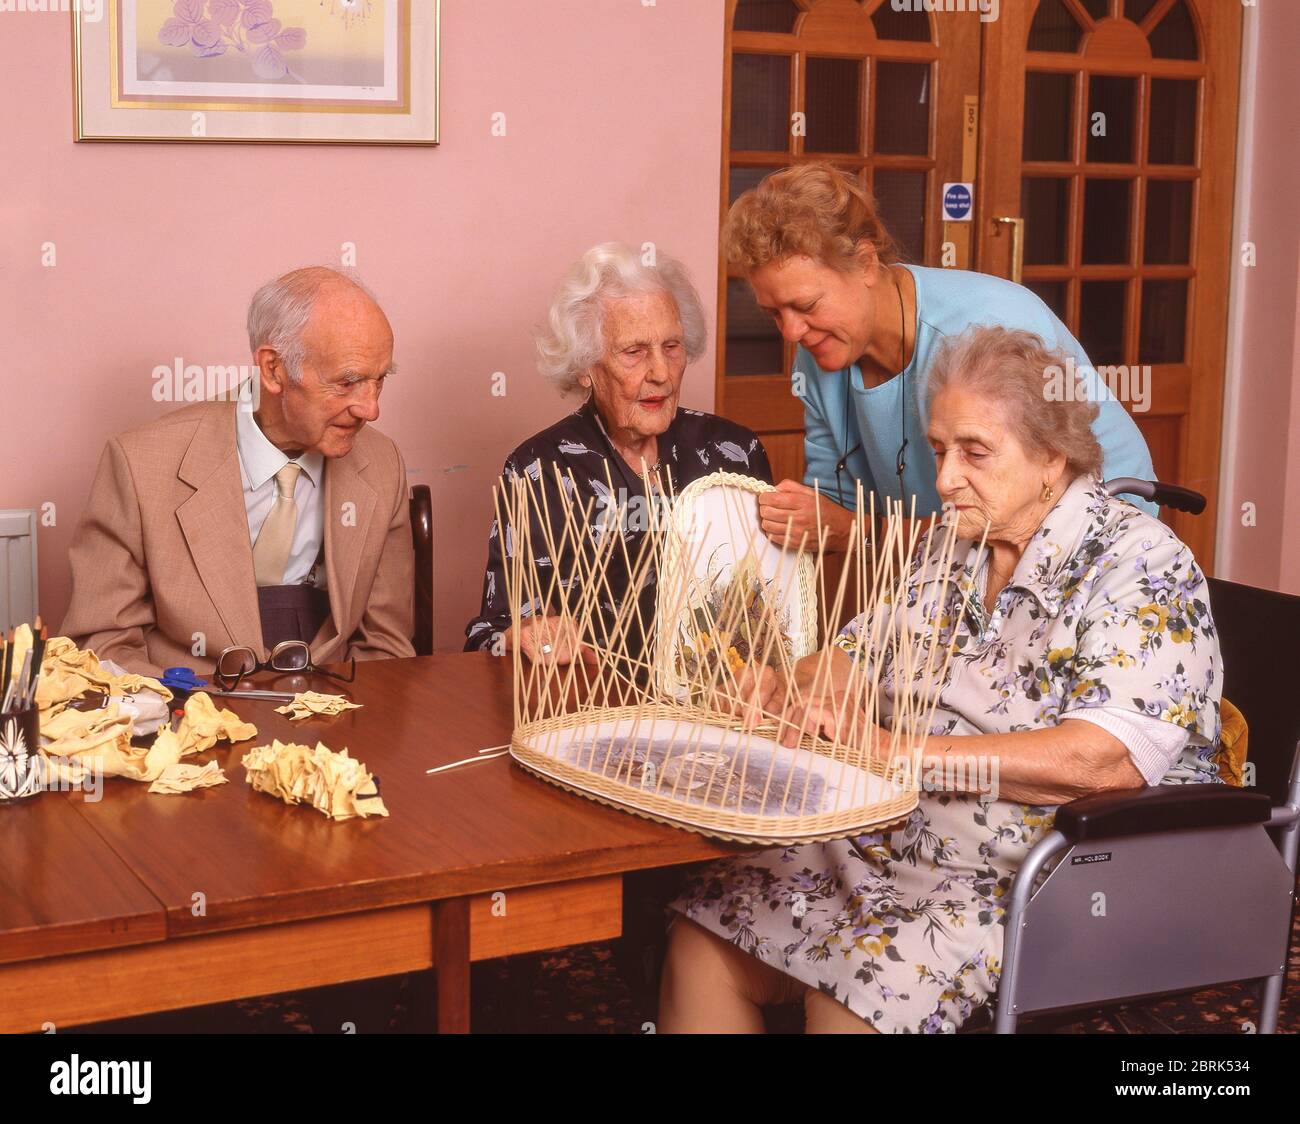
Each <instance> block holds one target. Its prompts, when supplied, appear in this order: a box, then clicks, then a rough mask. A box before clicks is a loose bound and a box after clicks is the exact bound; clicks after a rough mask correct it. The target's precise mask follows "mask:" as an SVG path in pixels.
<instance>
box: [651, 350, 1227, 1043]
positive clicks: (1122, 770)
mask: <svg viewBox="0 0 1300 1124" xmlns="http://www.w3.org/2000/svg"><path fill="white" fill-rule="evenodd" d="M1065 360H1066V355H1065V353H1064V352H1063V351H1061V350H1057V349H1049V348H1048V347H1046V346H1045V345H1044V343H1043V341H1042V339H1041V338H1040V337H1038V336H1036V335H1034V334H1032V333H1029V332H1024V331H1013V330H1009V329H1006V328H1001V327H980V328H973V329H969V330H968V331H967V332H966V333H964V334H962V335H959V336H956V337H953V338H951V339H949V340H948V341H947V342H946V343H945V345H944V346H943V348H942V349H941V351H940V352H939V354H938V356H937V359H936V362H935V366H934V369H933V371H932V373H931V375H930V381H929V386H928V395H929V398H928V402H927V407H928V408H927V415H928V419H929V421H928V428H927V435H928V437H929V442H930V445H931V447H932V448H933V450H934V460H935V479H936V481H937V488H938V494H939V496H940V498H941V499H942V500H943V502H944V504H945V507H946V509H947V510H949V511H951V512H952V513H953V515H954V517H955V518H956V520H957V535H958V542H957V550H956V553H955V555H953V556H952V562H951V570H950V571H949V573H948V575H947V576H948V577H949V578H951V579H953V580H952V581H951V584H949V585H947V586H944V587H940V586H938V585H936V584H935V582H936V581H937V580H938V578H939V576H940V572H939V568H940V566H941V565H942V564H943V563H942V558H943V547H944V541H943V540H944V538H945V536H946V532H944V533H941V534H938V535H936V536H934V540H933V541H932V540H930V539H924V540H922V541H921V543H920V545H919V548H918V550H917V553H916V555H915V556H914V558H913V560H912V567H911V569H910V571H909V578H908V590H907V595H906V599H905V601H904V604H903V610H904V611H906V612H907V613H908V614H909V617H910V621H909V624H910V625H911V627H912V628H914V629H916V630H917V632H918V634H919V635H921V636H925V635H928V634H929V632H930V631H931V630H932V629H933V628H936V627H937V628H939V629H940V635H939V637H938V639H939V640H940V642H941V643H944V644H945V645H946V644H947V643H948V642H951V643H952V644H953V646H954V656H953V659H952V662H951V664H950V665H948V667H947V673H946V675H945V677H944V680H943V682H942V683H941V684H940V687H939V697H938V705H937V709H936V711H935V714H934V721H933V724H932V725H931V726H930V728H929V731H928V734H929V738H928V741H927V742H926V747H925V754H926V757H925V759H924V760H923V762H922V763H921V764H922V768H921V777H922V778H924V779H923V781H922V791H921V793H920V800H919V804H918V807H917V808H916V810H915V811H913V812H912V814H911V816H910V817H909V818H908V819H907V820H906V821H905V822H903V823H902V824H899V825H897V826H895V827H893V828H892V829H891V830H886V831H881V832H877V833H874V834H871V835H867V836H862V837H859V838H858V839H856V840H849V839H842V840H836V841H833V842H830V843H822V844H813V845H808V846H801V847H783V848H777V849H775V850H769V851H763V852H760V853H758V854H751V855H746V856H742V857H738V858H734V859H728V860H724V861H722V862H720V863H718V864H715V865H713V866H710V867H708V868H706V869H705V870H703V871H702V872H701V873H700V874H699V875H698V876H696V877H695V878H694V879H693V882H692V884H691V886H690V887H689V888H688V890H687V891H686V892H685V893H684V894H683V895H682V896H681V897H680V898H679V899H678V900H677V902H676V903H675V905H676V908H677V910H679V911H680V913H681V914H682V916H680V917H678V918H677V919H676V921H675V923H674V925H673V927H672V931H671V935H670V938H669V954H668V962H667V967H666V970H665V973H664V983H663V993H662V1003H661V1008H660V1013H659V1021H658V1029H659V1030H660V1031H661V1032H670V1031H753V1030H761V1029H762V1028H763V1019H762V1013H761V1008H762V1007H763V1006H764V1005H767V1004H773V1003H781V1002H786V1001H795V1000H802V1001H803V1003H804V1007H805V1012H806V1016H807V1027H808V1029H809V1030H814V1031H836V1032H838V1031H856V1032H868V1031H873V1030H874V1031H879V1032H894V1033H936V1032H939V1031H944V1030H951V1029H955V1028H956V1027H957V1026H960V1025H961V1023H962V1022H964V1021H965V1020H966V1019H967V1018H968V1017H969V1016H970V1015H971V1013H972V1012H973V1011H974V1010H975V1009H976V1008H978V1007H980V1006H981V1005H983V1004H985V1003H987V1002H988V1001H989V999H990V998H991V997H992V995H993V994H994V992H995V991H996V989H997V986H998V980H999V975H1000V972H1001V960H1002V938H1003V918H1004V907H1005V905H1006V902H1007V900H1008V894H1009V891H1010V888H1011V883H1012V880H1013V879H1014V877H1015V874H1016V871H1017V869H1018V868H1019V867H1020V865H1021V863H1022V862H1023V861H1024V859H1025V856H1026V855H1027V854H1028V852H1029V850H1030V848H1032V847H1033V845H1034V844H1035V843H1036V842H1037V841H1038V840H1039V839H1040V838H1041V837H1042V836H1043V834H1044V833H1045V832H1047V831H1048V830H1050V828H1051V825H1052V821H1053V817H1054V815H1055V812H1056V808H1057V806H1058V805H1060V804H1062V803H1066V802H1068V801H1072V800H1075V799H1077V798H1079V797H1083V796H1087V795H1090V794H1092V793H1098V792H1105V791H1110V790H1118V789H1129V788H1137V787H1140V786H1143V785H1154V784H1161V783H1163V784H1175V783H1187V782H1213V781H1215V780H1217V775H1216V768H1215V760H1214V757H1215V750H1216V744H1217V742H1218V740H1219V726H1220V719H1219V707H1220V702H1221V675H1222V665H1221V662H1220V657H1219V642H1218V636H1217V634H1216V632H1215V628H1214V622H1213V620H1212V619H1211V617H1210V608H1209V598H1208V595H1207V590H1206V582H1205V576H1204V575H1203V574H1202V573H1201V570H1200V568H1199V567H1198V566H1197V565H1196V561H1195V559H1194V558H1193V557H1192V553H1191V551H1190V550H1188V549H1187V547H1186V545H1185V544H1184V543H1182V542H1181V541H1179V539H1178V536H1177V535H1175V534H1174V533H1173V531H1171V530H1170V529H1169V528H1168V527H1167V526H1165V525H1164V524H1163V523H1160V522H1158V521H1157V520H1156V519H1155V518H1153V517H1152V516H1150V515H1147V514H1146V513H1145V512H1143V511H1140V510H1139V509H1138V508H1137V507H1135V506H1134V505H1133V504H1130V503H1127V502H1125V501H1124V500H1122V499H1118V498H1115V497H1112V496H1110V495H1108V494H1107V492H1106V489H1105V488H1104V487H1103V486H1102V484H1101V480H1100V477H1099V475H1098V473H1099V472H1100V469H1101V464H1102V451H1101V446H1100V444H1099V443H1098V441H1097V438H1096V436H1095V435H1094V432H1093V429H1092V424H1093V422H1094V421H1095V419H1096V415H1097V409H1098V407H1097V406H1096V405H1095V404H1092V403H1090V402H1088V401H1086V400H1085V399H1084V398H1083V397H1082V396H1073V397H1072V400H1070V401H1064V402H1062V401H1053V400H1050V398H1049V396H1047V395H1045V394H1044V383H1045V380H1047V379H1049V378H1051V377H1052V376H1053V374H1054V373H1059V371H1060V370H1062V369H1063V368H1064V367H1065ZM986 531H987V541H986V542H982V541H981V538H982V536H983V535H984V534H985V532H986ZM939 588H944V589H945V590H946V593H945V597H946V601H945V602H944V603H942V604H940V603H936V602H935V600H934V597H935V593H936V591H937V590H938V589H939ZM882 611H885V612H892V611H897V610H896V607H894V606H890V607H886V608H884V609H883V610H882ZM864 628H865V629H866V635H867V636H869V637H870V636H876V635H880V636H884V635H887V634H888V631H889V630H888V629H885V628H878V627H877V625H876V624H873V623H872V622H864V621H863V620H861V618H859V619H858V620H856V621H854V622H852V623H851V624H850V625H849V626H848V628H847V629H846V630H845V632H844V633H843V634H842V635H841V637H840V639H839V641H838V646H837V649H836V650H835V651H834V653H833V658H832V661H831V662H832V665H833V667H834V675H833V676H829V677H823V678H822V679H821V680H820V681H819V682H817V683H814V682H812V681H811V675H810V674H809V672H810V669H811V668H812V667H814V666H815V664H816V657H812V658H811V659H812V662H811V663H809V662H808V661H804V662H803V663H802V664H801V665H800V666H798V667H797V668H796V669H795V672H794V674H795V680H794V687H795V689H796V701H795V702H794V703H793V704H792V706H791V709H790V711H789V712H788V713H786V714H785V715H784V716H783V717H784V718H785V719H786V720H787V724H786V726H785V735H784V737H783V740H785V741H786V744H793V743H794V742H795V741H796V740H797V738H798V737H799V735H800V733H818V732H831V731H833V730H834V729H835V728H836V726H837V723H838V724H839V729H840V730H842V731H843V730H848V729H852V730H864V731H866V732H865V733H864V735H863V736H864V737H874V738H881V737H888V736H889V734H888V733H886V732H885V731H884V730H883V729H880V728H873V727H872V726H871V725H870V722H869V720H868V719H867V717H866V715H865V714H858V715H856V716H855V715H852V714H849V713H846V708H845V706H843V705H842V700H843V694H842V692H843V690H844V689H845V686H846V683H847V680H848V673H849V670H850V668H851V666H852V665H851V663H850V661H851V659H853V658H863V659H867V660H869V661H870V662H871V664H872V668H871V670H872V672H873V673H875V674H877V675H878V676H879V683H880V685H881V695H882V699H881V709H880V714H881V723H882V725H883V726H884V727H888V728H889V730H891V731H892V729H893V726H894V717H893V715H894V699H895V698H896V697H902V696H904V695H905V694H906V693H907V692H908V691H909V690H910V689H911V687H912V685H913V680H912V679H911V678H910V677H907V674H908V673H907V671H906V670H905V669H902V668H896V667H895V666H894V664H893V661H892V653H891V651H890V646H889V645H888V644H887V643H883V642H882V644H881V645H880V646H879V647H878V648H873V647H872V646H870V645H868V646H867V647H866V649H865V651H864V650H863V649H862V648H861V646H860V645H859V644H858V643H857V642H856V641H857V638H858V637H860V636H862V635H863V630H864ZM859 652H861V656H860V657H859V656H858V653H859ZM896 673H897V674H896ZM743 678H744V680H745V683H744V684H743V685H742V686H743V690H742V697H741V698H740V699H738V700H736V705H737V706H740V705H744V706H753V705H755V704H756V703H757V704H758V705H759V706H761V707H762V708H763V709H767V707H768V706H770V705H771V704H772V700H773V699H783V698H785V686H784V685H783V684H781V683H780V682H778V681H776V679H777V677H776V675H775V673H773V672H772V671H771V670H770V669H762V670H760V671H758V672H756V673H755V672H748V673H746V674H745V675H744V676H743ZM827 678H829V679H830V680H831V681H830V682H826V679H827ZM912 732H913V733H920V731H912ZM970 763H975V764H976V766H977V767H975V768H971V767H969V764H970ZM954 765H960V766H962V767H960V768H954V767H953V766H954ZM935 778H940V779H939V780H938V782H937V783H936V781H935ZM1086 912H1087V911H1086V908H1085V909H1084V911H1083V913H1084V914H1086Z"/></svg>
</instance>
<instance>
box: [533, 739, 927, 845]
mask: <svg viewBox="0 0 1300 1124" xmlns="http://www.w3.org/2000/svg"><path fill="white" fill-rule="evenodd" d="M510 756H511V757H512V758H513V759H514V762H515V764H516V765H518V766H520V768H522V769H525V770H527V771H528V772H530V773H532V774H533V775H534V776H535V777H540V778H541V779H542V780H544V781H546V782H547V783H548V784H553V785H555V787H556V788H562V789H564V790H565V791H566V792H572V793H573V794H574V795H575V796H583V797H586V799H588V800H592V801H595V803H597V804H604V805H605V806H606V807H607V808H616V809H618V811H620V812H631V813H632V815H634V816H640V817H641V818H642V819H643V820H652V821H654V822H655V823H661V824H667V825H668V826H669V827H680V828H682V829H683V830H685V831H693V832H694V833H695V834H696V835H703V836H706V837H707V838H709V839H722V840H725V841H726V842H728V843H748V844H752V845H757V846H761V847H794V846H798V845H799V844H802V843H833V842H834V841H835V840H837V839H847V838H848V837H849V836H851V835H866V834H867V833H868V832H876V831H883V830H885V829H888V828H893V827H896V826H897V825H899V824H901V823H902V822H903V821H904V820H906V819H907V817H908V816H910V815H911V814H912V812H913V811H914V810H915V809H916V803H915V802H913V803H912V805H911V806H910V807H908V808H907V809H905V810H904V811H903V812H902V813H901V814H900V815H898V816H895V817H893V818H892V819H889V820H886V821H884V822H883V823H881V822H876V821H868V822H867V823H865V824H862V825H861V826H860V827H853V828H849V829H848V830H846V831H835V832H832V833H831V834H829V835H797V836H776V835H739V834H734V833H731V832H725V831H719V830H716V829H714V828H707V827H701V826H700V825H699V824H693V823H685V822H683V821H682V820H677V819H673V818H672V817H671V816H662V815H658V814H656V813H654V812H648V811H646V810H645V809H643V808H637V807H635V806H633V805H631V804H625V803H623V802H622V801H619V800H611V799H609V798H608V797H605V796H599V795H597V794H596V793H594V792H588V791H587V790H586V789H582V788H578V787H577V786H576V785H572V784H568V783H566V782H565V781H561V780H557V779H556V778H555V777H553V776H551V775H550V774H549V773H546V772H543V771H542V770H541V769H538V768H536V767H535V766H533V765H530V764H528V763H527V762H525V761H521V760H520V759H519V757H518V756H517V755H516V754H515V752H514V749H513V748H512V749H511V751H510Z"/></svg>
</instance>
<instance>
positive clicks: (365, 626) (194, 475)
mask: <svg viewBox="0 0 1300 1124" xmlns="http://www.w3.org/2000/svg"><path fill="white" fill-rule="evenodd" d="M69 557H70V560H71V563H72V603H71V605H69V607H68V614H67V616H66V617H65V618H64V621H63V629H62V632H63V633H64V635H67V636H70V637H72V638H73V640H75V641H76V643H77V644H78V646H79V647H82V648H91V649H93V650H94V651H95V653H96V654H97V655H99V656H100V657H101V658H107V659H113V660H116V661H117V662H118V663H120V664H123V665H124V666H126V667H127V668H129V669H130V670H131V671H135V672H142V673H146V674H152V675H158V674H160V673H161V672H162V670H163V669H164V668H167V667H173V666H178V665H183V666H186V667H191V668H194V669H195V670H196V671H199V672H202V673H210V672H211V671H212V667H213V661H214V660H215V659H216V657H217V655H218V654H219V653H220V652H221V650H222V649H223V648H225V647H227V646H228V645H232V644H246V645H248V646H249V647H251V648H253V649H254V650H256V651H258V652H262V653H263V658H265V648H264V647H263V644H262V625H261V620H260V618H259V615H258V608H257V587H256V583H255V582H254V579H253V547H252V543H251V542H250V540H249V535H248V518H247V514H246V512H245V508H244V494H243V484H242V481H241V478H240V472H239V453H238V450H237V448H236V445H235V403H233V402H197V403H195V404H194V405H192V406H186V407H184V408H182V409H180V410H176V411H174V412H172V413H170V414H167V415H166V416H164V417H162V418H159V419H158V420H157V421H153V422H150V423H148V424H147V425H143V426H141V427H139V428H138V429H134V430H131V431H129V432H127V433H123V434H120V435H119V436H117V437H114V438H113V439H112V440H111V441H109V443H108V446H107V448H106V449H105V450H104V455H103V457H102V458H101V459H100V462H99V470H98V472H97V474H96V476H95V483H94V485H93V487H92V488H91V491H90V500H89V502H88V503H87V505H86V510H85V513H84V514H83V515H82V518H81V522H80V523H79V524H78V526H77V530H76V532H75V534H74V536H73V540H72V548H71V550H70V552H69ZM325 572H326V582H327V585H328V588H329V600H330V619H329V620H328V621H326V622H325V624H324V625H323V626H322V627H321V630H320V632H319V633H318V634H317V635H316V638H315V640H314V641H313V642H312V645H311V649H312V658H313V660H314V661H315V662H316V663H322V664H323V663H331V662H337V661H340V660H343V659H346V658H347V657H348V656H350V655H352V656H356V657H357V659H378V658H382V657H385V656H411V655H414V654H415V652H414V650H413V648H412V647H411V633H412V625H413V619H414V613H413V596H414V594H413V590H414V586H413V575H414V558H413V550H412V546H411V517H410V508H409V506H408V499H407V484H406V466H405V465H404V464H403V462H402V456H401V454H400V453H399V452H398V451H397V446H396V445H394V444H393V442H392V441H391V440H390V439H389V438H387V437H385V436H384V435H383V434H382V433H379V432H377V431H376V430H374V429H372V428H370V427H369V426H367V427H366V428H365V429H363V430H362V431H361V433H360V434H359V435H358V436H357V440H356V443H355V445H354V446H353V448H352V452H350V453H349V454H348V455H347V456H345V457H337V458H331V459H327V460H326V462H325Z"/></svg>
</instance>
